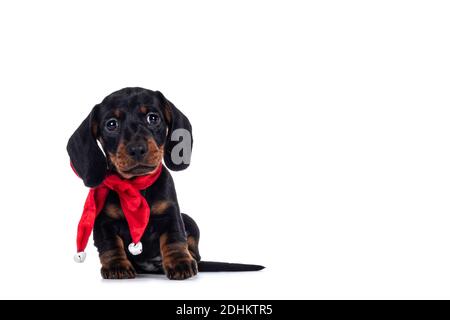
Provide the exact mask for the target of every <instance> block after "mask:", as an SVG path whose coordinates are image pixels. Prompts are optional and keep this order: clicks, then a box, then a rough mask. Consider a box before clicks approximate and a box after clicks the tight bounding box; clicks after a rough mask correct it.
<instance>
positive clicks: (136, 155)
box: [67, 88, 263, 279]
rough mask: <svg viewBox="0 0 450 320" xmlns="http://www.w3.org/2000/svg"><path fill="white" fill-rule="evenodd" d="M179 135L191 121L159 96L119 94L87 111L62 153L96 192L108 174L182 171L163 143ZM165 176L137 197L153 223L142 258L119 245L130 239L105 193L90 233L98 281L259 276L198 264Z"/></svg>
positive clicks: (189, 224)
mask: <svg viewBox="0 0 450 320" xmlns="http://www.w3.org/2000/svg"><path fill="white" fill-rule="evenodd" d="M177 129H183V130H187V131H186V132H188V133H189V138H190V139H192V128H191V124H190V122H189V120H188V119H187V117H186V116H185V115H184V114H182V113H181V112H180V111H179V110H178V109H177V108H176V107H175V106H174V105H173V104H172V103H171V102H170V101H169V100H167V99H166V98H165V97H164V96H163V94H161V93H160V92H159V91H151V90H147V89H142V88H125V89H122V90H119V91H116V92H114V93H112V94H110V95H109V96H107V97H106V98H105V99H104V100H103V101H102V103H100V104H98V105H96V106H95V107H94V108H93V110H92V111H91V113H90V115H89V116H88V117H87V118H86V120H85V121H84V122H83V123H82V124H81V125H80V127H79V128H78V129H77V130H76V131H75V133H74V134H73V135H72V137H71V138H70V140H69V143H68V145H67V150H68V153H69V156H70V159H71V161H72V164H73V166H74V167H75V168H76V169H77V173H78V174H79V176H80V177H81V178H82V179H83V182H84V184H85V185H86V186H88V187H96V186H97V185H99V184H100V183H102V181H103V179H104V178H105V176H106V174H107V173H108V172H110V171H113V172H115V173H117V174H119V175H120V176H121V177H122V178H125V179H132V178H133V177H136V176H141V175H146V174H150V173H152V172H153V171H154V170H155V169H156V168H157V167H158V166H159V165H160V164H161V163H162V161H163V159H164V163H165V165H166V166H167V168H169V169H170V170H174V171H178V170H183V169H186V168H187V167H188V166H189V162H187V163H186V162H181V163H180V162H179V161H176V162H177V163H175V162H174V161H173V159H172V157H171V152H172V149H173V148H174V147H175V145H176V143H177V142H176V141H172V140H171V139H170V138H168V137H171V134H172V133H173V132H174V131H175V130H177ZM97 141H100V144H101V145H102V147H103V150H104V153H103V152H102V151H101V149H100V148H99V146H98V144H97ZM188 145H189V146H191V145H192V140H191V141H190V143H189V144H188ZM188 151H189V152H190V150H188ZM105 155H106V157H105ZM167 168H166V167H164V166H163V169H162V172H161V175H160V176H159V178H158V180H157V181H156V182H155V183H154V184H153V185H151V186H150V187H149V188H148V189H146V190H143V192H142V195H143V196H144V197H145V199H146V200H147V202H148V203H149V205H150V210H151V219H150V222H149V223H148V225H147V228H146V230H145V232H144V235H143V236H142V238H141V242H142V243H143V245H144V248H145V250H144V251H143V253H142V254H140V255H137V256H134V255H131V254H130V253H129V252H128V250H126V249H125V246H124V243H130V242H131V237H130V232H129V229H128V227H127V222H126V220H125V219H124V215H123V212H122V210H121V207H120V202H119V198H118V196H117V194H116V193H115V192H110V193H109V195H108V197H107V199H106V203H105V205H104V208H103V210H102V211H101V213H100V214H99V215H98V217H97V219H96V221H95V225H94V244H95V246H96V247H97V248H98V251H99V255H100V261H101V264H102V268H101V274H102V277H103V278H105V279H125V278H134V277H135V276H136V274H137V273H162V272H164V273H165V274H166V275H167V277H168V278H169V279H187V278H190V277H192V276H194V275H195V274H197V272H198V271H256V270H261V269H262V268H263V267H261V266H257V265H245V264H234V263H221V262H204V261H200V254H199V250H198V242H199V236H200V234H199V229H198V227H197V224H196V223H195V221H194V220H193V219H192V218H190V217H189V216H188V215H186V214H183V213H181V212H180V209H179V206H178V202H177V195H176V192H175V187H174V183H173V180H172V177H171V175H170V173H169V171H168V170H167Z"/></svg>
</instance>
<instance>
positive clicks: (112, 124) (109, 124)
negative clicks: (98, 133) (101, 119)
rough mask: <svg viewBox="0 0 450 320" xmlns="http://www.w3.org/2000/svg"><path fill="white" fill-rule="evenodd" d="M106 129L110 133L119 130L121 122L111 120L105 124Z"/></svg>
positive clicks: (114, 119)
mask: <svg viewBox="0 0 450 320" xmlns="http://www.w3.org/2000/svg"><path fill="white" fill-rule="evenodd" d="M105 128H106V129H107V130H108V131H115V130H117V128H119V121H117V119H116V118H111V119H109V120H108V121H106V123H105Z"/></svg>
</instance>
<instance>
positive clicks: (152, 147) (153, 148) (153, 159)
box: [145, 139, 164, 166]
mask: <svg viewBox="0 0 450 320" xmlns="http://www.w3.org/2000/svg"><path fill="white" fill-rule="evenodd" d="M147 147H148V153H147V157H146V159H145V162H146V163H147V164H149V165H151V166H158V165H159V164H160V163H161V161H162V158H163V156H164V145H162V146H158V145H157V144H156V141H155V139H148V140H147Z"/></svg>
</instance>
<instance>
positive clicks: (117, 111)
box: [113, 109, 122, 118]
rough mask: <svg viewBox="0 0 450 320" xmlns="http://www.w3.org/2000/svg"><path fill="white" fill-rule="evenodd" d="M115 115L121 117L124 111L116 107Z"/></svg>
mask: <svg viewBox="0 0 450 320" xmlns="http://www.w3.org/2000/svg"><path fill="white" fill-rule="evenodd" d="M113 115H114V116H115V117H116V118H120V117H121V116H122V111H120V110H119V109H114V111H113Z"/></svg>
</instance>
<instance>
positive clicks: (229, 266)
mask: <svg viewBox="0 0 450 320" xmlns="http://www.w3.org/2000/svg"><path fill="white" fill-rule="evenodd" d="M264 268H265V267H263V266H259V265H256V264H242V263H228V262H215V261H199V262H198V271H199V272H221V271H228V272H230V271H231V272H240V271H259V270H262V269H264Z"/></svg>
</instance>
